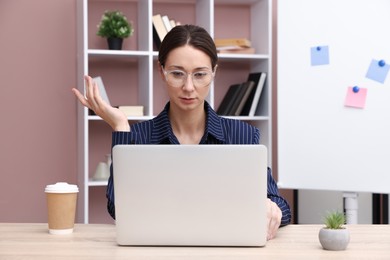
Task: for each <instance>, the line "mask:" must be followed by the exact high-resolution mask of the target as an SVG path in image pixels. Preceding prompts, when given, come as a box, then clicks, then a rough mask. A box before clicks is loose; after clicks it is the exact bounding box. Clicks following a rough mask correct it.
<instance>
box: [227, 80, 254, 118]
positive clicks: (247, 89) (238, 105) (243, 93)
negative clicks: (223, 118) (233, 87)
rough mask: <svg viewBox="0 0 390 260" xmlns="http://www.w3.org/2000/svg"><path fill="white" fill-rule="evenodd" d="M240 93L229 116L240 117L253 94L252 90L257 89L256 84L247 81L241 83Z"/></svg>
mask: <svg viewBox="0 0 390 260" xmlns="http://www.w3.org/2000/svg"><path fill="white" fill-rule="evenodd" d="M241 86H242V87H241V89H240V92H239V93H238V94H237V98H236V100H235V102H234V103H233V106H232V110H231V111H229V115H232V116H239V115H241V112H242V110H243V108H244V105H245V103H246V101H247V100H248V98H249V95H250V94H251V92H252V89H253V88H254V87H255V82H253V81H246V82H243V83H241Z"/></svg>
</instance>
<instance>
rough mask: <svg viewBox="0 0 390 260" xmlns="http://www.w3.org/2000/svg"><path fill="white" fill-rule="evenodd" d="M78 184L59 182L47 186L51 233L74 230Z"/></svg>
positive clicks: (66, 232) (68, 232) (63, 232)
mask: <svg viewBox="0 0 390 260" xmlns="http://www.w3.org/2000/svg"><path fill="white" fill-rule="evenodd" d="M78 192H79V189H78V187H77V185H73V184H68V183H66V182H57V183H56V184H51V185H47V186H46V188H45V193H46V199H47V213H48V225H49V233H50V234H70V233H72V232H73V227H74V221H75V216H76V204H77V193H78Z"/></svg>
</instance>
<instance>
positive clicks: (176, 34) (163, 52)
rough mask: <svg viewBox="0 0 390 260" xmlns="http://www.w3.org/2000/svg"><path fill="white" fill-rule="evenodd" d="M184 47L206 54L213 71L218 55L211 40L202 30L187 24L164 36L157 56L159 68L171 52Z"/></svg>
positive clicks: (174, 28) (176, 27)
mask: <svg viewBox="0 0 390 260" xmlns="http://www.w3.org/2000/svg"><path fill="white" fill-rule="evenodd" d="M184 45H190V46H192V47H194V48H195V49H198V50H201V51H203V52H204V53H206V54H207V55H208V56H209V57H210V60H211V67H212V69H213V70H214V68H215V66H216V65H217V62H218V55H217V48H216V47H215V43H214V41H213V39H212V38H211V36H210V34H209V33H208V32H207V31H206V30H205V29H204V28H202V27H200V26H196V25H189V24H186V25H178V26H175V27H173V28H172V30H170V31H169V32H168V33H167V35H165V37H164V40H163V41H162V43H161V46H160V50H159V54H158V61H159V62H160V64H161V66H163V67H164V65H165V62H166V60H167V57H168V54H169V52H170V51H171V50H173V49H175V48H178V47H181V46H184Z"/></svg>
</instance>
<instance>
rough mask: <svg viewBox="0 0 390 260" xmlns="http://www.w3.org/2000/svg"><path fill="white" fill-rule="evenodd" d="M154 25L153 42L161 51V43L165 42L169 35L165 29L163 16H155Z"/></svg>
mask: <svg viewBox="0 0 390 260" xmlns="http://www.w3.org/2000/svg"><path fill="white" fill-rule="evenodd" d="M152 24H153V41H154V43H155V44H156V47H157V49H160V45H161V42H162V41H163V39H164V37H165V35H166V34H167V33H168V31H167V29H166V28H165V24H164V21H163V19H162V16H161V14H156V15H153V17H152Z"/></svg>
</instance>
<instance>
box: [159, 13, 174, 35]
mask: <svg viewBox="0 0 390 260" xmlns="http://www.w3.org/2000/svg"><path fill="white" fill-rule="evenodd" d="M161 18H162V20H163V23H164V25H165V29H166V30H167V32H169V31H170V30H172V24H171V21H170V20H169V17H168V15H162V16H161Z"/></svg>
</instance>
